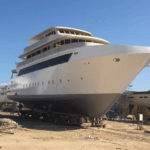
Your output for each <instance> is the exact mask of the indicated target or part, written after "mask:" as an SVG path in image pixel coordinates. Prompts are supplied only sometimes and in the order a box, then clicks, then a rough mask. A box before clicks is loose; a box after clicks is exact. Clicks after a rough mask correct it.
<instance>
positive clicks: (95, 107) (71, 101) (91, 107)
mask: <svg viewBox="0 0 150 150" xmlns="http://www.w3.org/2000/svg"><path fill="white" fill-rule="evenodd" d="M119 97H120V94H118V93H116V94H115V93H114V94H81V95H79V94H78V95H32V96H31V95H28V96H22V95H18V96H12V95H11V96H10V95H9V96H8V98H9V99H12V100H15V101H18V102H20V103H23V104H25V105H26V106H28V107H31V106H33V105H35V104H40V105H49V104H53V105H54V111H55V112H60V113H69V114H79V115H84V116H87V117H100V116H102V115H104V114H105V113H107V111H108V110H109V109H110V108H111V107H112V106H113V104H114V103H115V101H117V100H118V98H119Z"/></svg>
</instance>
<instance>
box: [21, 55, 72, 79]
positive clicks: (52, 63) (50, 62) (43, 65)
mask: <svg viewBox="0 0 150 150" xmlns="http://www.w3.org/2000/svg"><path fill="white" fill-rule="evenodd" d="M71 55H72V53H70V54H66V55H63V56H59V57H56V58H52V59H50V60H47V61H44V62H41V63H38V64H36V65H33V66H30V67H27V68H24V69H21V70H20V71H19V75H18V76H20V75H23V74H27V73H30V72H33V71H36V70H39V69H44V68H47V67H50V66H55V65H58V64H62V63H65V62H68V61H69V58H70V57H71Z"/></svg>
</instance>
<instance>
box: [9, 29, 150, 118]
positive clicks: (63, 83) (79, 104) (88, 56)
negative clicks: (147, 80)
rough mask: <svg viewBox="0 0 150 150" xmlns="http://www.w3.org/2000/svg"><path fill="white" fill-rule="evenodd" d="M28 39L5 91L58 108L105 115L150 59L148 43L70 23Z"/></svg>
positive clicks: (26, 101)
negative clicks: (114, 38)
mask: <svg viewBox="0 0 150 150" xmlns="http://www.w3.org/2000/svg"><path fill="white" fill-rule="evenodd" d="M28 42H29V43H30V44H31V45H30V46H28V47H26V48H25V49H24V52H23V54H21V55H20V56H19V58H21V59H23V61H22V62H20V63H18V64H17V68H16V69H13V70H12V73H13V74H14V73H15V74H16V77H15V78H13V77H12V79H11V81H10V83H9V84H8V87H7V96H8V98H9V99H12V100H15V101H18V102H20V103H24V104H25V105H26V106H28V107H32V108H33V107H35V108H36V107H38V108H41V109H42V107H48V108H49V109H51V110H52V111H53V112H59V113H69V114H79V115H84V116H88V117H100V116H102V115H104V114H105V113H106V112H107V111H108V110H109V109H110V108H111V107H112V105H113V104H114V103H115V101H116V100H118V98H119V96H120V95H121V94H122V93H123V92H124V91H125V89H126V88H127V87H128V85H129V84H130V83H131V82H132V80H133V79H134V78H135V77H136V76H137V75H138V73H139V72H140V71H141V70H142V69H143V68H144V67H146V66H148V65H149V62H150V48H149V47H140V46H126V45H110V44H109V42H108V41H106V40H103V39H100V38H96V37H92V34H91V33H89V32H87V31H83V30H78V29H74V28H67V27H52V28H49V29H47V30H45V31H43V32H41V33H40V34H38V35H36V36H34V37H33V38H31V39H29V41H28Z"/></svg>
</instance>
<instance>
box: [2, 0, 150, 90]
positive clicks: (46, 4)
mask: <svg viewBox="0 0 150 150" xmlns="http://www.w3.org/2000/svg"><path fill="white" fill-rule="evenodd" d="M53 26H65V27H74V28H78V29H82V30H86V31H89V32H91V33H92V34H93V36H95V37H99V38H103V39H106V40H108V41H109V42H110V44H118V45H136V46H149V47H150V37H149V36H150V1H149V0H144V1H142V0H127V1H121V0H106V1H102V0H76V1H70V0H55V1H52V0H26V1H23V0H1V1H0V52H1V53H0V83H8V82H9V81H10V78H11V70H12V69H14V68H15V67H16V66H15V62H19V61H20V59H19V58H18V56H19V55H20V54H22V53H23V49H24V47H26V46H29V43H28V42H27V41H28V39H29V38H31V37H33V36H34V35H36V34H38V33H39V32H41V31H43V30H45V29H47V28H49V27H53ZM149 76H150V67H148V68H145V69H144V70H143V71H142V72H141V73H140V74H139V75H138V76H137V77H136V78H135V79H134V81H133V82H132V83H131V84H132V85H133V87H132V90H137V91H144V90H150V78H149ZM130 89H131V88H130Z"/></svg>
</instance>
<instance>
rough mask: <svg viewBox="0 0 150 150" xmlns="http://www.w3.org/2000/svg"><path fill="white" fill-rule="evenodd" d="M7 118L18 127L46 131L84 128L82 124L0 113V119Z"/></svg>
mask: <svg viewBox="0 0 150 150" xmlns="http://www.w3.org/2000/svg"><path fill="white" fill-rule="evenodd" d="M2 118H5V119H6V118H7V119H11V120H13V121H15V122H16V123H17V124H18V127H19V128H20V129H25V130H28V129H34V130H47V131H60V132H61V131H68V130H78V129H84V127H83V126H67V125H61V124H58V125H54V124H53V123H51V122H48V121H44V120H42V119H38V120H36V119H32V118H26V117H19V116H18V115H10V113H4V114H0V119H2Z"/></svg>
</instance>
